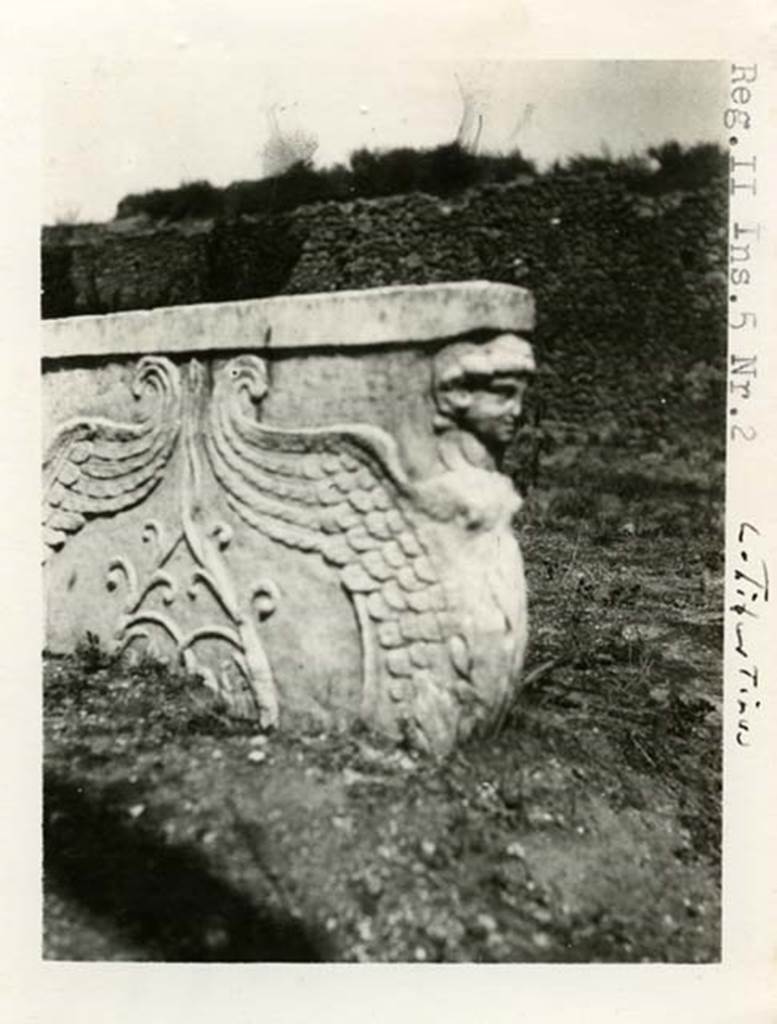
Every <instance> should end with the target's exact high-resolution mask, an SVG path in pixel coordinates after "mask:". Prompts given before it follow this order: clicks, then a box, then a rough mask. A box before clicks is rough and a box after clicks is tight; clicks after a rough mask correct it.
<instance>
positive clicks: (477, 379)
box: [434, 334, 535, 453]
mask: <svg viewBox="0 0 777 1024" xmlns="http://www.w3.org/2000/svg"><path fill="white" fill-rule="evenodd" d="M534 369H535V365H534V356H533V354H532V349H531V345H530V344H529V342H528V341H526V340H525V339H524V338H520V337H518V335H516V334H499V335H497V336H496V337H495V338H492V339H491V340H490V341H487V342H485V343H483V344H475V343H474V342H466V341H465V342H457V343H454V344H453V345H448V346H447V347H446V348H444V349H443V350H442V351H441V352H439V353H438V355H437V357H436V359H435V363H434V400H435V405H436V408H437V415H436V417H435V421H434V426H435V429H436V430H437V431H438V432H443V431H446V430H450V429H452V428H454V427H458V428H459V429H461V430H465V431H467V432H469V433H471V434H474V435H475V437H477V438H478V440H480V441H481V442H482V443H483V444H484V445H485V446H486V448H488V449H489V450H490V451H494V452H497V453H499V452H501V451H502V450H503V449H504V447H505V446H506V445H507V444H508V443H509V441H510V440H511V438H512V437H513V434H514V433H515V429H516V426H517V423H518V419H519V417H520V415H521V409H522V403H523V393H524V390H525V388H526V381H527V377H528V375H529V374H531V373H532V372H533V371H534Z"/></svg>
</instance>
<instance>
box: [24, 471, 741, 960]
mask: <svg viewBox="0 0 777 1024" xmlns="http://www.w3.org/2000/svg"><path fill="white" fill-rule="evenodd" d="M670 455H671V453H666V452H664V453H663V454H662V455H661V457H659V458H655V457H651V456H636V455H629V456H628V457H626V456H625V455H624V454H623V453H621V454H620V455H619V456H618V457H617V458H615V457H613V456H608V455H607V454H606V453H605V454H603V455H602V454H601V453H599V454H598V455H595V454H592V453H588V454H586V453H585V452H580V451H568V452H564V451H559V452H557V453H556V455H555V457H554V460H553V462H552V464H550V465H549V467H548V470H547V472H546V478H545V479H544V480H543V482H542V483H543V486H542V487H539V488H535V489H534V490H533V491H532V493H531V495H530V498H529V500H528V501H527V504H526V508H525V511H524V514H523V515H522V517H521V522H520V525H519V530H520V533H521V538H522V544H523V548H524V553H525V558H526V563H527V572H528V577H529V586H530V593H531V608H532V645H531V650H530V656H529V660H528V665H527V678H528V685H527V688H526V689H525V691H524V693H523V695H522V697H521V698H520V700H519V701H518V702H517V703H516V705H515V707H514V708H513V710H512V712H511V713H510V715H509V716H508V717H507V719H506V721H505V722H504V724H503V727H502V729H501V730H500V732H499V733H498V735H495V736H494V737H492V738H490V739H488V740H485V741H480V742H479V743H477V744H472V745H471V746H469V747H466V748H464V749H462V750H460V751H459V752H457V753H456V754H455V755H453V756H452V757H450V758H449V759H447V760H445V761H443V762H436V761H433V760H430V759H426V758H422V757H418V756H416V755H413V754H411V753H409V752H407V751H402V750H396V749H393V748H391V747H390V746H388V745H387V744H386V743H385V742H382V741H381V740H380V738H377V737H375V736H371V735H368V734H367V733H362V734H358V735H355V734H354V735H348V736H336V735H322V734H310V735H299V736H286V735H277V736H273V737H271V738H269V739H267V738H264V737H261V736H258V735H255V733H254V730H253V728H252V726H251V724H250V723H248V722H240V721H235V720H230V719H229V718H227V717H226V716H225V715H224V713H223V712H222V710H221V709H220V708H219V707H218V705H217V704H216V703H215V701H214V699H213V698H212V697H211V696H210V695H209V693H208V692H207V691H205V690H204V689H203V688H202V687H201V686H199V685H198V684H197V683H196V682H195V681H192V680H187V679H185V678H184V677H182V676H179V675H177V674H175V672H172V671H170V670H168V669H166V668H165V667H163V666H160V665H158V664H155V663H153V662H150V661H143V660H141V661H140V662H139V663H136V664H134V665H131V664H128V663H126V662H124V663H122V662H119V661H115V660H113V659H111V658H110V657H109V656H107V655H106V654H105V653H104V652H102V651H101V650H99V648H97V647H96V646H95V645H94V644H90V643H88V642H85V643H84V644H83V645H82V647H81V648H80V649H79V651H78V652H77V653H76V654H74V655H73V656H68V657H59V658H55V657H51V656H49V657H47V658H46V659H45V665H44V704H45V716H44V728H45V821H44V830H45V886H44V888H45V898H44V906H45V932H44V954H45V956H46V957H48V958H52V959H69V960H165V961H201V960H211V961H257V960H276V961H277V960H296V961H333V960H351V961H353V960H356V961H556V962H558V961H578V962H580V961H611V962H623V961H673V962H705V961H714V960H717V959H719V944H720V816H721V803H720V783H721V643H722V531H721V522H722V502H721V471H720V465H719V462H716V461H715V460H714V459H713V458H712V456H709V457H707V456H705V454H704V453H703V452H690V453H689V452H685V453H684V455H682V457H674V456H672V457H670Z"/></svg>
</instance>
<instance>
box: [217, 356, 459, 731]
mask: <svg viewBox="0 0 777 1024" xmlns="http://www.w3.org/2000/svg"><path fill="white" fill-rule="evenodd" d="M266 391H267V376H266V369H265V364H264V362H263V361H262V360H261V359H260V358H259V357H258V356H255V355H243V356H238V357H236V358H235V359H233V360H231V361H230V362H229V363H227V364H226V365H225V366H224V367H223V368H222V369H221V370H220V371H219V372H218V374H217V378H216V382H215V386H214V393H213V400H212V402H211V405H210V410H209V421H208V424H207V426H206V430H205V432H204V434H205V447H206V450H207V453H208V457H209V460H210V463H211V466H212V469H213V472H214V474H215V476H216V477H217V479H218V480H219V482H220V483H221V485H222V487H223V488H224V491H225V494H226V499H227V501H228V503H229V505H230V507H231V508H232V510H233V511H234V512H235V513H236V514H237V515H238V516H239V517H240V518H241V519H242V520H243V521H244V522H245V523H247V524H248V525H249V526H251V527H253V528H254V529H256V530H259V531H260V532H261V533H263V534H265V535H266V536H268V537H270V538H271V539H273V540H275V541H277V542H279V543H281V544H285V545H287V546H288V547H291V548H296V549H298V550H300V551H306V552H316V553H318V555H320V556H321V557H322V558H323V559H324V560H325V561H326V562H327V563H328V564H329V565H331V566H333V567H335V568H336V570H337V571H338V573H339V578H340V581H341V583H342V586H343V587H344V589H345V590H346V592H347V593H348V594H349V595H350V597H351V598H352V600H353V602H354V605H355V608H356V614H357V618H358V620H359V626H360V630H361V634H362V642H363V645H364V670H365V671H364V674H365V678H364V698H363V712H364V713H365V715H370V716H371V717H372V713H373V711H374V709H375V708H376V705H377V703H378V702H380V701H381V700H384V699H385V692H386V691H387V693H388V696H389V698H390V700H391V702H393V705H394V708H395V717H396V719H397V720H399V719H403V720H404V721H405V722H406V725H407V727H408V728H410V729H421V730H422V731H423V730H424V729H427V730H428V729H429V728H430V725H429V723H430V722H432V723H434V722H436V723H438V727H439V728H440V729H442V730H443V731H445V730H446V729H448V730H449V729H450V728H453V729H454V730H455V724H454V723H453V721H452V719H451V720H450V721H447V722H446V721H444V720H443V721H441V720H440V715H441V713H442V715H443V719H445V718H448V717H449V716H448V714H447V713H446V711H445V706H446V704H447V703H448V700H447V698H446V695H445V691H446V690H448V689H450V683H449V680H450V678H451V675H453V677H454V678H460V680H461V681H463V680H465V679H466V678H467V675H468V673H467V666H466V662H467V658H468V654H467V648H466V642H465V641H464V638H463V637H461V636H460V635H458V634H457V632H456V629H455V625H454V622H453V620H452V615H451V609H450V607H449V599H448V597H447V595H446V591H445V589H444V586H443V584H442V582H441V580H440V576H439V573H438V572H437V570H436V568H435V566H434V565H433V563H432V561H431V560H430V558H429V555H428V552H427V551H426V549H425V546H424V544H423V541H422V539H421V536H420V534H419V530H418V527H417V520H418V513H417V512H416V511H415V509H414V507H413V501H414V492H413V487H412V485H411V483H410V482H409V480H408V479H407V476H406V474H405V472H404V470H403V468H402V466H401V464H400V461H399V457H398V452H397V448H396V444H395V442H394V440H393V438H391V437H390V435H388V434H387V433H385V431H383V430H381V429H379V428H376V427H371V426H367V425H353V426H352V425H347V426H335V427H327V428H321V429H300V430H282V429H278V428H273V427H269V426H266V425H264V424H262V423H260V422H259V421H258V420H257V418H256V415H255V410H253V409H252V408H251V405H250V403H251V402H257V401H259V400H261V398H262V397H263V396H264V394H265V393H266ZM465 689H466V687H465ZM450 696H451V697H452V695H450ZM441 698H442V700H441ZM430 702H431V703H433V704H434V707H433V708H432V707H428V705H429V703H430ZM397 705H399V707H397ZM425 708H426V710H425ZM403 709H406V714H405V713H403ZM428 711H431V712H432V713H431V715H430V714H428ZM452 711H453V709H452V708H451V712H452ZM432 727H433V726H432ZM414 739H415V740H416V741H417V742H418V741H420V742H421V743H424V737H423V736H420V737H419V736H415V737H414ZM424 745H429V746H432V747H439V746H440V744H439V743H436V742H435V741H434V738H433V737H432V738H430V737H427V740H426V743H424Z"/></svg>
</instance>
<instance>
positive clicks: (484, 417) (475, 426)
mask: <svg viewBox="0 0 777 1024" xmlns="http://www.w3.org/2000/svg"><path fill="white" fill-rule="evenodd" d="M525 390H526V380H525V378H523V377H519V376H512V375H510V376H498V377H492V378H491V379H490V380H489V381H487V382H484V384H483V387H482V388H479V387H474V388H471V389H469V396H468V397H469V401H468V402H467V403H466V404H464V403H462V406H463V407H462V408H461V411H460V413H459V423H460V426H461V427H463V428H464V429H465V430H469V431H470V432H471V433H473V434H474V435H475V436H476V437H477V438H479V439H480V440H481V441H482V442H483V444H484V445H486V447H487V448H499V449H502V448H504V447H505V446H506V445H507V444H509V442H510V441H511V440H512V437H513V435H514V433H515V430H516V427H517V426H518V420H519V419H520V416H521V410H522V407H523V395H524V392H525Z"/></svg>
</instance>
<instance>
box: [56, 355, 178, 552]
mask: <svg viewBox="0 0 777 1024" xmlns="http://www.w3.org/2000/svg"><path fill="white" fill-rule="evenodd" d="M132 393H133V395H134V397H135V398H136V400H138V401H140V400H141V399H142V398H144V397H147V396H149V395H150V396H153V397H154V398H155V399H156V401H154V402H153V404H152V408H151V410H150V412H149V414H148V415H147V416H146V417H144V418H143V419H141V420H140V421H138V422H137V423H118V422H116V421H114V420H110V419H107V418H104V417H90V418H83V419H76V420H70V421H68V422H66V423H64V424H63V425H62V426H61V427H60V428H59V430H58V431H57V433H56V434H55V436H54V438H53V440H52V442H51V444H50V445H49V448H48V451H47V453H46V456H45V458H44V461H43V509H42V520H43V541H44V548H43V561H44V562H45V561H46V559H47V558H48V556H49V555H50V554H51V553H52V552H53V551H57V550H59V549H60V548H62V547H63V546H64V544H65V542H66V541H67V538H68V536H69V535H72V534H74V533H77V532H78V531H79V530H80V529H81V528H82V527H83V525H84V523H85V522H86V521H87V520H89V519H93V518H96V517H97V516H110V515H114V514H115V513H117V512H121V511H123V510H124V509H127V508H130V507H131V506H133V505H137V504H138V503H139V502H141V501H143V500H144V499H145V498H146V497H147V496H148V495H149V494H150V493H151V491H153V490H154V488H155V487H156V486H157V485H158V484H159V483H160V481H161V480H162V478H163V476H164V471H165V467H166V465H167V463H168V461H169V459H170V456H171V455H172V452H173V450H174V448H175V444H176V440H177V438H178V433H179V430H180V421H181V416H180V406H181V387H180V380H179V371H178V369H177V367H176V366H175V364H174V363H172V362H170V360H168V359H164V358H161V357H158V356H144V357H143V358H142V359H141V360H140V361H139V362H138V366H137V369H136V371H135V375H134V378H133V382H132Z"/></svg>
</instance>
